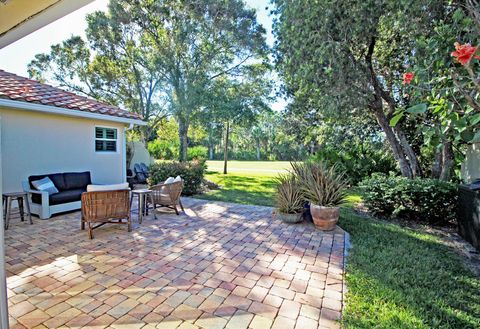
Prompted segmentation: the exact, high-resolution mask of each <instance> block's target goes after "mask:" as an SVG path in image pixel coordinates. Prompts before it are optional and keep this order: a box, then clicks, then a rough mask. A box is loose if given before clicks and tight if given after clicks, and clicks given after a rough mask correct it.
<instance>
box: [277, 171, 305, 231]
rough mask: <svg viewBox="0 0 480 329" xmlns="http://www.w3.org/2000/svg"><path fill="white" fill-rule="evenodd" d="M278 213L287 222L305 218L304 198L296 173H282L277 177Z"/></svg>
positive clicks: (297, 221) (295, 221)
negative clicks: (303, 214) (303, 215)
mask: <svg viewBox="0 0 480 329" xmlns="http://www.w3.org/2000/svg"><path fill="white" fill-rule="evenodd" d="M276 181H277V194H276V200H275V201H276V205H277V211H276V215H277V216H278V218H280V219H281V220H282V221H284V222H287V223H299V222H301V221H302V220H303V218H302V211H303V204H304V202H305V201H304V200H305V199H304V198H303V195H302V191H301V188H300V184H299V182H298V179H297V178H296V176H295V175H292V174H281V175H279V176H278V177H277V178H276Z"/></svg>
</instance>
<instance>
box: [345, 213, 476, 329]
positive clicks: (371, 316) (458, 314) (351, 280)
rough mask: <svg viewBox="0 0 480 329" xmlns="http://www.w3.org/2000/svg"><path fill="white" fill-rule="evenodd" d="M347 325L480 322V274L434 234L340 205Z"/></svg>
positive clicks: (435, 325)
mask: <svg viewBox="0 0 480 329" xmlns="http://www.w3.org/2000/svg"><path fill="white" fill-rule="evenodd" d="M339 225H340V227H342V228H343V229H345V230H346V231H347V232H349V233H350V237H351V243H352V246H353V248H352V249H351V250H350V255H349V257H348V260H347V270H346V273H347V274H346V281H347V286H348V293H347V299H346V308H345V310H344V314H343V323H344V325H345V327H347V328H480V293H479V292H480V278H478V277H476V276H475V275H474V274H473V273H472V272H471V271H469V270H468V269H466V268H465V267H464V265H463V263H462V260H461V259H460V257H459V256H458V255H456V254H454V253H453V252H452V251H451V250H450V249H449V248H448V247H446V246H445V245H443V244H441V243H440V242H439V240H438V239H437V238H436V237H434V236H433V235H430V234H425V233H420V232H416V231H413V230H410V229H407V228H402V227H400V226H398V225H395V224H389V223H385V222H382V221H377V220H374V219H369V218H363V217H359V216H357V215H355V214H354V213H353V211H352V210H350V209H346V208H345V209H342V214H341V218H340V222H339Z"/></svg>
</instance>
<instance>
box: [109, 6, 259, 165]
mask: <svg viewBox="0 0 480 329" xmlns="http://www.w3.org/2000/svg"><path fill="white" fill-rule="evenodd" d="M110 7H111V10H114V11H115V12H117V13H118V15H119V16H120V17H122V19H123V22H122V24H131V25H133V26H136V28H138V29H140V30H142V31H144V32H145V33H146V34H147V35H148V37H147V40H148V42H151V43H153V44H155V52H156V56H158V58H159V65H160V70H159V71H160V73H161V74H162V75H163V77H164V78H165V82H166V91H167V95H168V101H169V106H170V111H171V113H172V114H173V115H174V117H175V119H176V121H177V122H178V125H179V137H180V154H179V157H180V160H182V161H184V160H186V158H187V145H188V141H187V133H188V129H189V126H190V123H191V120H192V118H193V117H194V116H195V114H196V113H197V112H198V111H200V110H201V109H202V103H203V101H204V100H205V99H206V98H207V97H208V87H209V85H210V84H211V82H212V80H215V79H217V78H220V77H223V76H230V75H235V74H237V73H238V72H239V70H241V69H242V67H243V66H244V65H247V64H249V63H250V62H252V61H263V60H266V56H267V54H268V51H267V50H268V49H267V46H266V44H265V38H264V34H265V30H264V29H263V27H262V26H261V25H259V24H258V23H257V21H256V17H255V11H254V10H249V9H246V8H245V5H244V2H243V1H240V0H227V1H212V0H195V1H194V0H190V1H181V0H157V1H152V0H136V1H134V2H133V4H132V1H127V0H118V1H114V2H112V3H111V5H110Z"/></svg>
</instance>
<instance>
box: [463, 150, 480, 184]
mask: <svg viewBox="0 0 480 329" xmlns="http://www.w3.org/2000/svg"><path fill="white" fill-rule="evenodd" d="M476 178H480V143H475V144H472V145H469V146H468V149H467V153H466V154H465V161H464V162H463V163H462V180H463V181H464V182H465V183H467V184H468V183H471V182H472V181H473V180H474V179H476Z"/></svg>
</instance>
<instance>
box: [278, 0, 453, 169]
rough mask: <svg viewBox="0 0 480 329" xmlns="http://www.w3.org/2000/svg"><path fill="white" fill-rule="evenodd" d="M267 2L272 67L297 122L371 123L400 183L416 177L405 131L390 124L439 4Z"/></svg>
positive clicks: (438, 14)
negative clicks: (303, 118) (418, 43)
mask: <svg viewBox="0 0 480 329" xmlns="http://www.w3.org/2000/svg"><path fill="white" fill-rule="evenodd" d="M272 2H273V3H275V5H276V8H275V10H274V14H275V15H276V17H277V18H276V20H275V23H274V32H275V34H276V35H277V38H278V42H277V44H276V47H275V48H276V55H277V64H278V68H279V71H280V73H281V75H282V77H283V78H284V81H285V91H286V93H287V94H288V95H290V96H292V97H293V98H294V102H295V103H296V104H295V108H296V109H297V111H298V115H307V116H311V115H312V114H315V115H320V116H325V117H330V118H332V117H333V118H335V117H344V118H346V117H348V116H350V115H352V113H353V114H357V115H358V114H359V115H370V116H373V117H375V118H376V121H377V123H378V125H379V126H380V127H381V129H382V131H383V132H384V134H385V137H386V140H387V141H388V143H389V145H390V148H391V150H392V152H393V155H394V157H395V159H396V161H397V162H398V164H399V167H400V171H401V173H402V175H403V176H405V177H410V178H412V177H417V176H421V175H422V169H421V166H420V163H419V160H418V152H417V151H416V150H415V148H414V147H413V146H412V142H411V136H409V135H408V129H407V127H404V126H403V125H396V126H395V127H392V126H390V120H391V119H392V118H393V116H394V115H395V113H396V111H397V110H398V109H399V108H401V107H404V106H405V105H406V100H405V99H404V98H403V97H402V94H403V93H402V92H401V90H402V87H403V85H402V75H403V73H405V71H406V67H405V65H406V64H408V63H409V61H410V59H411V57H413V55H414V53H413V52H414V50H413V49H414V44H415V40H416V39H417V38H418V37H420V36H430V35H432V34H433V33H434V32H433V31H434V29H433V27H434V26H435V24H436V23H437V22H438V21H439V20H441V19H442V18H443V17H444V15H445V14H446V8H445V5H444V2H443V1H440V0H438V1H436V0H430V1H427V2H426V1H419V0H417V1H403V0H400V1H394V0H384V1H376V0H367V1H360V2H352V1H347V0H343V1H334V2H332V1H293V0H273V1H272ZM346 13H348V15H347V14H346Z"/></svg>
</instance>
